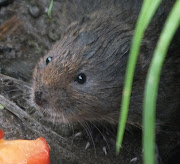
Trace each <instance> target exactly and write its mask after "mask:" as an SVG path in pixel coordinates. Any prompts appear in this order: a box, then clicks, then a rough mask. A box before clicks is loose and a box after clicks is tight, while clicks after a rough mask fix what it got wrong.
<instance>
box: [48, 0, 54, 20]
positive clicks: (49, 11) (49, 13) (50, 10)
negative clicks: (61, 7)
mask: <svg viewBox="0 0 180 164" xmlns="http://www.w3.org/2000/svg"><path fill="white" fill-rule="evenodd" d="M52 7H53V0H51V3H50V5H49V9H48V16H49V17H50V18H52V17H51V13H52Z"/></svg>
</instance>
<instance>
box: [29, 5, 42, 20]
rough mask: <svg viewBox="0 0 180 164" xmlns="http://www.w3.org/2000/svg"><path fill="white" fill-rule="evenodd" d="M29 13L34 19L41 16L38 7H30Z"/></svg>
mask: <svg viewBox="0 0 180 164" xmlns="http://www.w3.org/2000/svg"><path fill="white" fill-rule="evenodd" d="M29 13H30V15H31V16H32V17H34V18H38V17H39V16H40V15H41V12H40V9H39V7H37V6H31V7H29Z"/></svg>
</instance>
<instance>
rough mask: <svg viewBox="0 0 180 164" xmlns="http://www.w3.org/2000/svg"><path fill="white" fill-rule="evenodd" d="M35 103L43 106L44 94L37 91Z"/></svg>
mask: <svg viewBox="0 0 180 164" xmlns="http://www.w3.org/2000/svg"><path fill="white" fill-rule="evenodd" d="M34 101H35V102H36V104H37V105H39V106H42V105H43V103H44V102H45V100H44V99H43V92H41V91H35V93H34Z"/></svg>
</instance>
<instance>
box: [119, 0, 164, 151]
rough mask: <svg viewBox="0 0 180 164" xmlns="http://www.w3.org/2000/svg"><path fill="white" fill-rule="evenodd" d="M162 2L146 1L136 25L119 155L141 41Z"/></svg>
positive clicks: (123, 109)
mask: <svg viewBox="0 0 180 164" xmlns="http://www.w3.org/2000/svg"><path fill="white" fill-rule="evenodd" d="M160 2H161V0H154V1H152V0H145V1H144V3H143V6H142V9H141V12H140V15H139V17H138V21H137V24H136V28H135V33H134V37H133V40H132V45H131V49H130V56H129V60H128V65H127V70H126V75H125V86H124V88H123V97H122V105H121V114H120V122H119V127H118V134H117V143H116V152H117V153H119V151H120V145H121V143H122V140H123V135H124V131H125V124H126V120H127V114H128V108H129V101H130V94H131V89H132V81H133V74H134V70H135V65H136V61H137V57H138V53H139V49H140V44H141V40H142V38H143V35H144V31H145V29H146V28H147V26H148V24H149V23H150V21H151V18H152V17H153V15H154V13H155V11H156V10H157V8H158V6H159V4H160Z"/></svg>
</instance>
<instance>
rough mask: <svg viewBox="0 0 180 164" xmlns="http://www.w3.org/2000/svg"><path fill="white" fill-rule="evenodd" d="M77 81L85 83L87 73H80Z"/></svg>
mask: <svg viewBox="0 0 180 164" xmlns="http://www.w3.org/2000/svg"><path fill="white" fill-rule="evenodd" d="M75 81H77V82H78V83H79V84H84V83H85V82H86V75H85V74H84V73H80V74H78V75H77V76H76V79H75Z"/></svg>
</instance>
